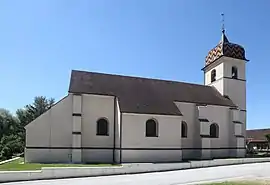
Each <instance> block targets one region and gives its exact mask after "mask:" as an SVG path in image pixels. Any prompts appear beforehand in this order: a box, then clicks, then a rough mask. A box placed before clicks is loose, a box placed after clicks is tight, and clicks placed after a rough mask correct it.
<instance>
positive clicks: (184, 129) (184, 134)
mask: <svg viewBox="0 0 270 185" xmlns="http://www.w3.org/2000/svg"><path fill="white" fill-rule="evenodd" d="M181 136H182V137H187V123H186V122H185V121H182V124H181Z"/></svg>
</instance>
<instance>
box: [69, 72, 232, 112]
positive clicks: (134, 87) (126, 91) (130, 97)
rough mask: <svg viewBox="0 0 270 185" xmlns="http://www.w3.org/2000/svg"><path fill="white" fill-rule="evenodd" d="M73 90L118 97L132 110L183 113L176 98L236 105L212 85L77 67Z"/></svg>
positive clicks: (71, 81)
mask: <svg viewBox="0 0 270 185" xmlns="http://www.w3.org/2000/svg"><path fill="white" fill-rule="evenodd" d="M69 92H70V93H83V94H100V95H111V96H116V97H117V98H118V100H119V105H120V109H121V111H122V112H130V113H148V114H151V113H152V114H168V115H181V112H180V111H179V110H178V108H177V107H176V105H175V104H174V101H178V102H192V103H199V104H211V105H221V106H230V107H235V105H234V104H233V103H232V101H231V100H229V99H227V98H225V97H223V96H222V95H221V94H220V93H219V92H218V91H217V90H216V89H215V88H213V87H210V86H204V85H198V84H190V83H183V82H176V81H167V80H157V79H148V78H139V77H129V76H121V75H112V74H102V73H94V72H86V71H76V70H73V71H72V73H71V80H70V86H69Z"/></svg>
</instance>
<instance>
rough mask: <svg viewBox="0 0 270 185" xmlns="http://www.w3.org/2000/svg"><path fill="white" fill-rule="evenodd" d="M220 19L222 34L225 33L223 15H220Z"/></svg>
mask: <svg viewBox="0 0 270 185" xmlns="http://www.w3.org/2000/svg"><path fill="white" fill-rule="evenodd" d="M221 18H222V20H221V22H222V27H221V30H222V33H223V34H224V33H225V24H224V22H225V20H224V13H221Z"/></svg>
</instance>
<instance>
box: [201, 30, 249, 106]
mask: <svg viewBox="0 0 270 185" xmlns="http://www.w3.org/2000/svg"><path fill="white" fill-rule="evenodd" d="M247 61H248V60H247V59H246V57H245V49H244V48H243V47H242V46H240V45H238V44H234V43H232V42H230V41H229V39H228V38H227V36H226V34H225V29H224V28H223V29H222V34H221V40H220V42H219V43H218V44H217V46H216V47H215V48H213V49H212V50H210V51H209V52H208V55H207V56H206V59H205V66H204V68H203V69H202V70H203V71H204V85H210V86H214V87H215V88H216V89H217V90H218V91H219V92H220V93H221V94H222V95H223V96H225V97H227V98H229V99H231V100H232V101H233V103H234V104H235V105H237V106H238V109H239V110H241V111H246V62H247Z"/></svg>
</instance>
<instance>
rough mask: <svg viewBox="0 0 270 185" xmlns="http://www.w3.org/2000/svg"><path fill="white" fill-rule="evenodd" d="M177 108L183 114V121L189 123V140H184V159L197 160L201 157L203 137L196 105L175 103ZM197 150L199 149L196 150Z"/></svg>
mask: <svg viewBox="0 0 270 185" xmlns="http://www.w3.org/2000/svg"><path fill="white" fill-rule="evenodd" d="M175 104H176V106H177V108H178V109H179V110H180V112H181V113H182V114H183V118H182V119H183V121H185V122H186V123H187V138H181V139H182V157H183V159H191V158H192V159H195V158H199V157H200V156H201V154H200V150H198V148H201V137H200V131H199V130H200V125H199V120H198V111H197V107H196V105H195V104H194V103H184V102H175ZM194 148H197V149H194Z"/></svg>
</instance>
